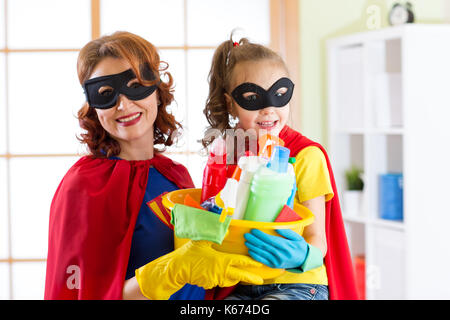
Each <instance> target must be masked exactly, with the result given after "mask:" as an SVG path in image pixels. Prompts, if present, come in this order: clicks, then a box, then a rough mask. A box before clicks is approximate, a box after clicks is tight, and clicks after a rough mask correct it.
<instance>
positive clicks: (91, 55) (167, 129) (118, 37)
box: [77, 31, 182, 158]
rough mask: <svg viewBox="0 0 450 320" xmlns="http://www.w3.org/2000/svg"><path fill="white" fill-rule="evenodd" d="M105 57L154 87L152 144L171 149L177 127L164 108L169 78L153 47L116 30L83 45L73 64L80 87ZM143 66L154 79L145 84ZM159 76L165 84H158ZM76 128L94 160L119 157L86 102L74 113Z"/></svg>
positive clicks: (116, 144)
mask: <svg viewBox="0 0 450 320" xmlns="http://www.w3.org/2000/svg"><path fill="white" fill-rule="evenodd" d="M106 57H113V58H120V59H125V60H127V61H128V62H129V63H130V65H131V68H132V70H133V72H134V74H135V75H136V78H137V79H138V81H139V82H141V83H142V84H144V85H153V84H156V85H157V93H158V98H159V101H160V104H159V105H158V114H157V116H156V120H155V123H154V125H153V131H154V132H153V139H154V141H153V144H154V145H163V147H162V150H158V151H163V149H164V148H165V146H171V145H172V144H173V143H174V139H175V138H176V136H177V134H178V132H179V129H181V128H182V126H181V124H180V123H179V122H177V121H176V120H175V117H174V116H173V115H172V114H171V113H169V111H168V110H167V107H168V106H169V105H170V104H171V103H172V101H173V100H174V97H173V87H172V86H173V79H172V75H171V74H170V73H169V72H167V71H166V70H167V68H168V64H167V63H166V62H163V61H160V58H159V54H158V52H157V50H156V48H155V47H154V46H153V45H152V44H151V43H150V42H148V41H147V40H145V39H143V38H141V37H139V36H137V35H135V34H133V33H129V32H125V31H118V32H115V33H113V34H111V35H106V36H102V37H100V38H98V39H95V40H92V41H90V42H89V43H87V44H86V45H85V46H84V47H83V48H82V49H81V51H80V53H79V55H78V61H77V72H78V79H79V81H80V83H81V84H83V83H84V82H85V81H86V80H88V79H89V77H90V76H91V74H92V72H93V71H94V69H95V67H96V66H97V64H98V63H99V62H100V61H101V60H103V59H104V58H106ZM143 65H148V66H149V67H150V69H151V70H152V71H153V73H154V74H155V75H159V77H157V79H156V80H153V81H146V80H144V79H143V76H142V74H141V71H142V68H140V67H141V66H143ZM161 75H163V76H165V77H166V78H167V81H166V82H164V81H160V77H161ZM78 121H79V124H80V127H81V128H82V129H84V130H86V132H85V133H81V134H80V137H78V139H79V140H80V142H82V143H85V144H86V145H87V147H88V149H89V152H90V153H91V154H92V155H93V156H95V157H100V158H104V157H111V156H117V155H119V153H120V151H121V149H120V145H119V142H118V141H117V140H115V139H114V138H113V137H111V135H110V134H109V133H108V132H107V131H106V130H105V129H104V128H103V127H102V125H101V124H100V121H99V119H98V117H97V112H96V111H95V109H94V108H93V107H91V106H89V104H88V103H87V102H86V103H85V104H84V105H83V106H82V107H81V109H80V110H79V111H78Z"/></svg>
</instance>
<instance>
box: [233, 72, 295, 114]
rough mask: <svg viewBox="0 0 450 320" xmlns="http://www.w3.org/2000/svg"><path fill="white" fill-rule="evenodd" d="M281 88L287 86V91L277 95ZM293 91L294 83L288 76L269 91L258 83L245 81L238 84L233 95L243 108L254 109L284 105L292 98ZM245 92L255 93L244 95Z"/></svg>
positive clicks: (278, 81) (279, 80)
mask: <svg viewBox="0 0 450 320" xmlns="http://www.w3.org/2000/svg"><path fill="white" fill-rule="evenodd" d="M280 88H286V89H287V91H286V92H285V93H283V94H282V95H277V91H278V90H279V89H280ZM293 92H294V83H293V82H292V81H291V80H289V79H288V78H280V79H278V80H277V81H276V82H275V83H274V84H273V85H272V86H271V87H270V88H269V90H267V91H266V90H264V89H263V88H261V87H260V86H258V85H257V84H254V83H250V82H245V83H243V84H241V85H239V86H237V87H236V88H235V89H234V90H233V91H232V92H231V95H232V96H233V99H234V100H235V101H236V102H237V103H238V104H239V105H240V106H241V107H242V108H244V109H246V110H250V111H253V110H259V109H264V108H267V107H272V106H273V107H284V106H285V105H287V104H288V103H289V101H290V100H291V98H292V93H293ZM245 93H255V94H253V95H250V96H247V97H244V94H245Z"/></svg>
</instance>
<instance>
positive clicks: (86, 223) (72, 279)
mask: <svg viewBox="0 0 450 320" xmlns="http://www.w3.org/2000/svg"><path fill="white" fill-rule="evenodd" d="M150 166H153V167H155V168H156V169H157V170H158V171H159V172H160V173H161V174H162V175H164V176H165V177H166V178H167V179H169V180H170V181H172V182H173V183H175V184H176V185H177V186H178V187H179V188H193V187H194V184H193V182H192V179H191V177H190V176H189V173H188V171H187V170H186V168H185V167H183V166H182V165H179V164H177V163H175V162H173V161H172V160H170V159H169V158H167V157H165V156H162V155H159V154H155V156H154V157H153V158H152V159H151V160H143V161H126V160H108V159H94V158H92V157H83V158H81V159H80V160H78V161H77V162H76V163H75V164H74V165H73V166H72V167H71V168H70V169H69V171H68V172H67V174H66V175H65V176H64V178H63V179H62V181H61V183H60V184H59V186H58V189H57V190H56V193H55V195H54V197H53V201H52V203H51V207H50V224H49V243H48V256H47V274H46V281H45V295H44V298H45V299H122V289H123V284H124V280H125V274H126V269H127V265H128V258H129V255H130V247H131V239H132V236H133V232H134V226H135V223H136V218H137V215H138V213H139V209H140V207H141V205H142V201H143V197H144V192H145V188H146V185H147V178H148V171H149V168H150Z"/></svg>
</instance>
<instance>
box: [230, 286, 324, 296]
mask: <svg viewBox="0 0 450 320" xmlns="http://www.w3.org/2000/svg"><path fill="white" fill-rule="evenodd" d="M225 300H328V286H325V285H320V284H307V283H275V284H265V285H261V286H253V285H238V286H237V287H236V289H235V290H234V291H233V293H232V294H231V295H229V296H228V297H226V298H225Z"/></svg>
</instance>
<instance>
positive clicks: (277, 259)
mask: <svg viewBox="0 0 450 320" xmlns="http://www.w3.org/2000/svg"><path fill="white" fill-rule="evenodd" d="M276 231H277V232H278V234H280V235H281V236H282V237H278V236H272V235H269V234H267V233H265V232H262V231H261V230H258V229H253V230H252V231H250V233H246V234H244V238H245V239H246V240H247V241H246V242H245V245H246V246H247V248H248V253H249V254H250V256H251V257H252V258H253V259H255V260H256V261H259V262H261V263H263V264H265V265H267V266H269V267H271V268H280V269H293V268H299V267H300V266H301V265H303V263H304V262H305V260H306V258H307V256H308V252H309V245H308V243H306V241H305V239H304V238H303V237H302V236H300V235H299V234H298V233H296V232H295V231H292V230H289V229H278V230H276Z"/></svg>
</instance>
